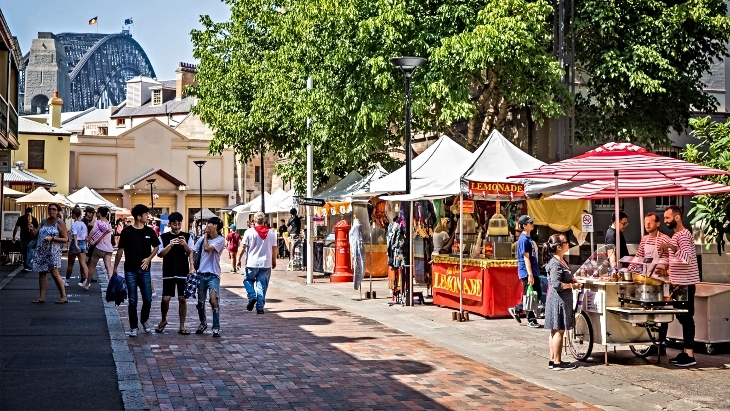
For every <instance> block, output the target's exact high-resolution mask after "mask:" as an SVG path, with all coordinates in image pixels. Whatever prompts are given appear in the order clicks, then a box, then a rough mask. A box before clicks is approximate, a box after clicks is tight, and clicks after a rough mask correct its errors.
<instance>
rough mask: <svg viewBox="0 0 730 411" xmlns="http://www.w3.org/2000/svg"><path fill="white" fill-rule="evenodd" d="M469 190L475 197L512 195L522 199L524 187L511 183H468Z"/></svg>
mask: <svg viewBox="0 0 730 411" xmlns="http://www.w3.org/2000/svg"><path fill="white" fill-rule="evenodd" d="M469 190H470V191H471V192H472V193H473V194H477V195H483V196H485V195H490V194H491V195H510V194H511V195H513V196H515V197H522V196H524V195H525V186H524V185H522V184H513V183H484V182H481V181H469Z"/></svg>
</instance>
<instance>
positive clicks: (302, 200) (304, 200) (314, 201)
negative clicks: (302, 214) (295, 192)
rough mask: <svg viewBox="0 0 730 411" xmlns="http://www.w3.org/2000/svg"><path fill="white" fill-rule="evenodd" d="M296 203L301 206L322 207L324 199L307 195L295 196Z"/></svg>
mask: <svg viewBox="0 0 730 411" xmlns="http://www.w3.org/2000/svg"><path fill="white" fill-rule="evenodd" d="M297 203H298V204H299V205H301V206H314V207H322V206H323V205H324V199H321V198H308V197H297Z"/></svg>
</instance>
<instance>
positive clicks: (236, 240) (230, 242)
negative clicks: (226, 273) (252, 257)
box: [226, 224, 241, 273]
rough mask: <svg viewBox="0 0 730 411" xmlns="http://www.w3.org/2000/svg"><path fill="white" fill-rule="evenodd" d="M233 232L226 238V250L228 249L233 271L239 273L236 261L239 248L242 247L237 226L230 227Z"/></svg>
mask: <svg viewBox="0 0 730 411" xmlns="http://www.w3.org/2000/svg"><path fill="white" fill-rule="evenodd" d="M228 228H229V229H230V230H231V232H230V233H228V235H227V236H226V248H227V249H228V257H229V258H230V259H231V270H232V271H233V272H234V273H235V272H238V265H237V264H236V259H237V258H238V247H239V246H240V245H241V235H240V234H238V233H237V232H236V225H235V224H231V225H230V226H229V227H228Z"/></svg>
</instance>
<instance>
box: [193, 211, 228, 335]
mask: <svg viewBox="0 0 730 411" xmlns="http://www.w3.org/2000/svg"><path fill="white" fill-rule="evenodd" d="M222 229H223V221H221V219H220V218H218V217H211V218H210V219H209V220H208V224H206V225H205V230H204V231H203V235H202V236H201V237H200V238H199V239H198V241H197V242H196V243H195V248H194V250H201V251H200V267H199V268H198V277H199V278H200V283H198V306H197V308H198V317H200V325H199V326H198V329H197V330H195V334H202V333H203V332H204V331H205V330H206V329H207V328H208V322H207V320H206V318H205V298H206V297H207V295H208V291H210V308H211V309H212V310H213V337H214V338H218V337H220V336H221V334H220V287H221V253H222V252H223V249H224V248H225V240H224V239H223V236H222V235H221V230H222Z"/></svg>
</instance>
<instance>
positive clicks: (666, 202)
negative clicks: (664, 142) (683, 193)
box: [655, 147, 680, 211]
mask: <svg viewBox="0 0 730 411" xmlns="http://www.w3.org/2000/svg"><path fill="white" fill-rule="evenodd" d="M655 153H656V154H659V155H660V156H664V157H671V158H679V148H677V147H664V148H662V149H660V150H656V151H655ZM679 203H680V200H679V197H678V196H665V197H657V198H656V210H657V211H664V210H666V209H667V207H669V206H673V205H679Z"/></svg>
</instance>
